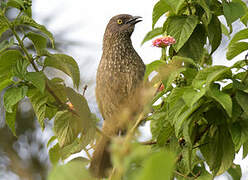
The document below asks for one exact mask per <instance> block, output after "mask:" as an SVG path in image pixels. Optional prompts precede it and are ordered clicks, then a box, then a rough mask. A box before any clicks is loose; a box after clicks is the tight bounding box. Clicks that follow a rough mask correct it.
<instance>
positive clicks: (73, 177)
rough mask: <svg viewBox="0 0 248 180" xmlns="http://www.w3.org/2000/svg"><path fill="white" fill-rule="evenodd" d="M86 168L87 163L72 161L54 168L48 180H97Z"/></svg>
mask: <svg viewBox="0 0 248 180" xmlns="http://www.w3.org/2000/svg"><path fill="white" fill-rule="evenodd" d="M85 166H86V163H85V162H82V161H70V162H68V163H67V164H64V165H60V166H54V167H53V168H52V169H51V171H50V173H49V175H48V180H58V179H59V180H68V179H70V180H95V178H93V177H91V176H90V174H89V171H88V170H87V169H86V167H85Z"/></svg>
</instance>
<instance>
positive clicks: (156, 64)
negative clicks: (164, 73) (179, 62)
mask: <svg viewBox="0 0 248 180" xmlns="http://www.w3.org/2000/svg"><path fill="white" fill-rule="evenodd" d="M165 64H166V63H165V61H162V60H156V61H153V62H151V63H150V64H147V65H146V73H145V76H144V80H147V79H148V77H149V75H150V74H151V73H152V72H153V71H158V69H159V68H160V67H161V66H163V65H165Z"/></svg>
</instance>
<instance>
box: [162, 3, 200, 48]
mask: <svg viewBox="0 0 248 180" xmlns="http://www.w3.org/2000/svg"><path fill="white" fill-rule="evenodd" d="M173 1H174V0H173ZM175 2H176V1H175ZM197 23H198V18H197V16H194V15H191V16H171V17H169V20H168V25H167V29H166V31H167V33H168V35H170V36H172V37H174V38H175V39H176V44H174V45H173V47H174V49H175V51H176V52H178V51H179V49H181V47H182V46H183V45H184V44H185V42H186V41H187V40H188V39H189V37H190V36H191V34H192V33H193V31H194V29H195V27H196V25H197ZM178 27H180V28H178Z"/></svg>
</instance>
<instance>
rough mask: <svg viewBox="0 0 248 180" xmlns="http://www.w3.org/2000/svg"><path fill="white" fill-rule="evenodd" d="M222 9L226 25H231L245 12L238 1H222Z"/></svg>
mask: <svg viewBox="0 0 248 180" xmlns="http://www.w3.org/2000/svg"><path fill="white" fill-rule="evenodd" d="M223 11H224V16H225V18H226V21H227V24H228V25H231V24H232V23H233V22H234V21H236V20H237V19H239V18H241V17H242V16H243V15H244V14H245V9H244V7H243V6H242V4H241V3H239V2H229V3H226V2H225V1H223Z"/></svg>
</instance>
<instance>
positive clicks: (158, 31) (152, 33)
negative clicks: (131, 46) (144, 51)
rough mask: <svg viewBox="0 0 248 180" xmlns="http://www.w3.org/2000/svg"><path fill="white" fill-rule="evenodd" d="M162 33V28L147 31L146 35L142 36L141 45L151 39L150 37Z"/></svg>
mask: <svg viewBox="0 0 248 180" xmlns="http://www.w3.org/2000/svg"><path fill="white" fill-rule="evenodd" d="M161 34H163V28H155V29H153V30H151V31H150V32H148V33H147V34H146V36H145V37H144V39H143V41H142V42H141V45H143V44H144V43H145V42H146V41H149V40H151V39H152V38H154V37H156V36H158V35H161Z"/></svg>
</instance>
